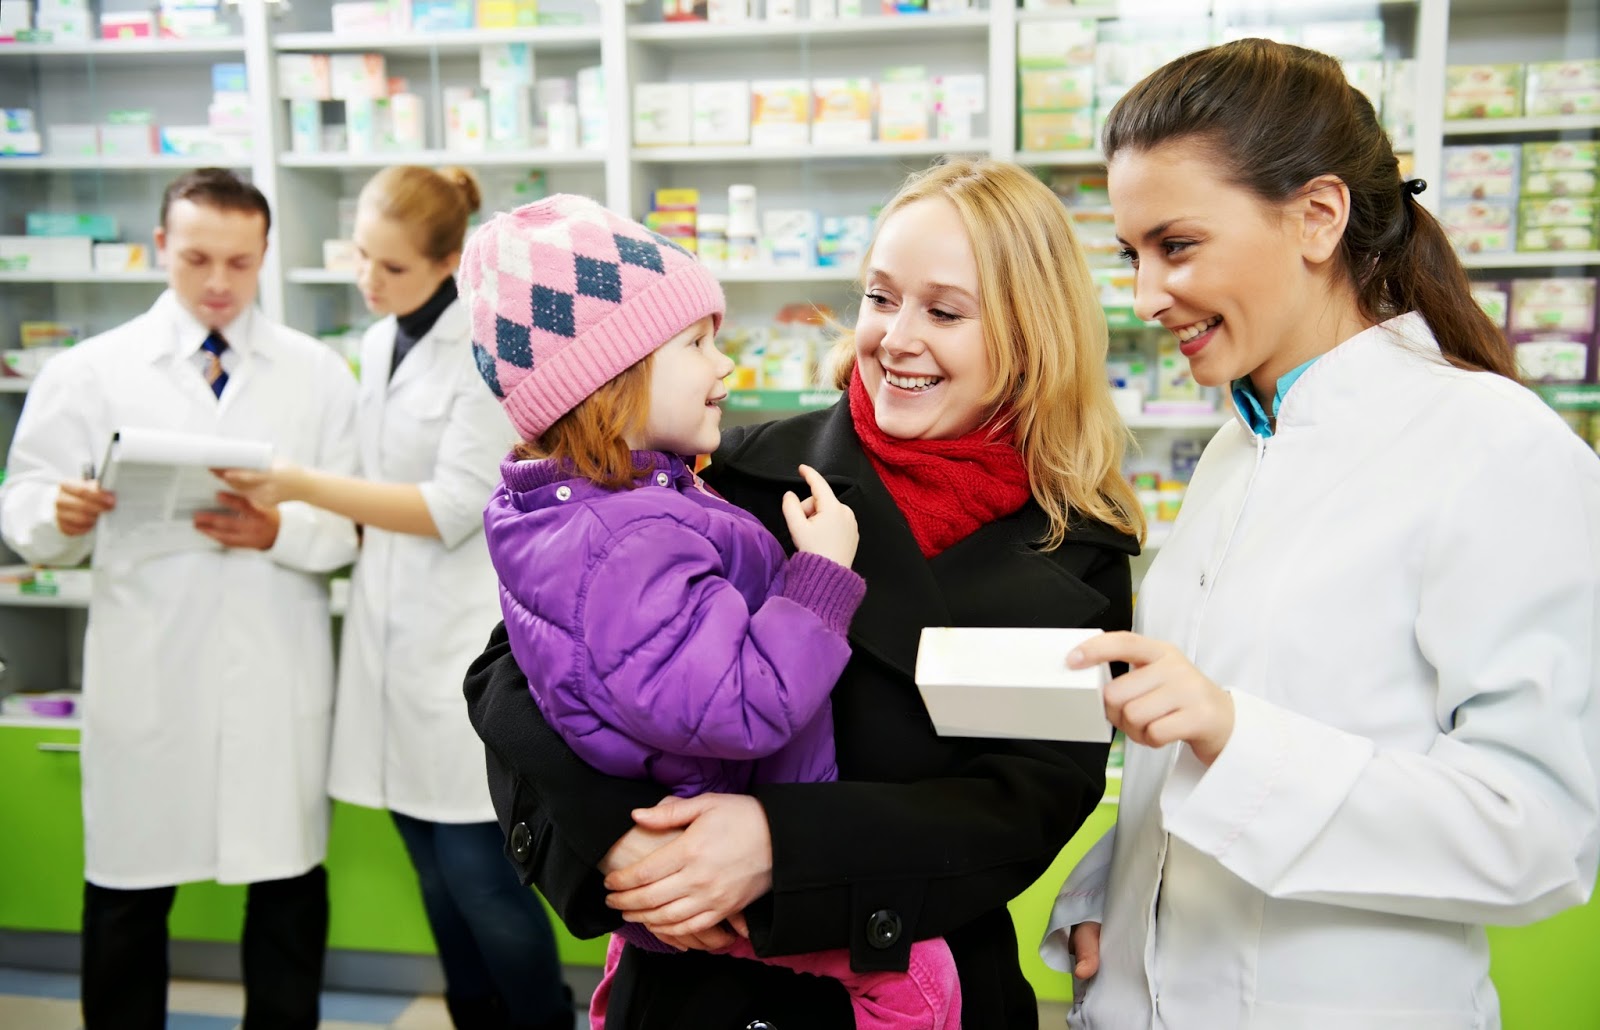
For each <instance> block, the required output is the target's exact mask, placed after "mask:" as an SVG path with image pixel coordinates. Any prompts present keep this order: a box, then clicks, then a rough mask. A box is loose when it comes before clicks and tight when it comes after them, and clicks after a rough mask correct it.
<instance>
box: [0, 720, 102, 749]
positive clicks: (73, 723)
mask: <svg viewBox="0 0 1600 1030" xmlns="http://www.w3.org/2000/svg"><path fill="white" fill-rule="evenodd" d="M0 728H5V729H14V730H82V729H83V717H82V716H78V715H62V716H54V717H52V716H47V715H0ZM38 748H39V750H40V751H65V752H75V751H77V750H78V745H76V744H52V743H51V742H49V741H44V742H41V743H40V744H39V745H38Z"/></svg>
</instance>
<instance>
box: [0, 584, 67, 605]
mask: <svg viewBox="0 0 1600 1030" xmlns="http://www.w3.org/2000/svg"><path fill="white" fill-rule="evenodd" d="M87 607H89V599H88V598H87V597H84V596H83V595H81V594H24V593H23V592H22V591H20V590H18V589H16V588H15V587H12V588H11V589H10V590H8V591H4V592H0V608H87Z"/></svg>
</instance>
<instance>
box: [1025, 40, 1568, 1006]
mask: <svg viewBox="0 0 1600 1030" xmlns="http://www.w3.org/2000/svg"><path fill="white" fill-rule="evenodd" d="M1104 147H1105V153H1106V156H1107V159H1108V162H1109V165H1108V173H1109V179H1110V192H1111V202H1112V207H1113V209H1114V211H1115V216H1116V227H1117V234H1118V236H1119V237H1120V238H1121V239H1122V241H1123V243H1124V246H1125V247H1126V255H1127V257H1128V258H1129V259H1130V260H1131V261H1132V262H1133V265H1134V267H1135V269H1136V271H1137V286H1136V292H1137V307H1138V312H1139V315H1140V316H1141V317H1142V318H1146V319H1151V320H1158V321H1160V322H1161V324H1162V325H1164V326H1165V327H1166V328H1167V329H1169V330H1170V331H1171V332H1172V333H1173V334H1174V335H1175V336H1176V337H1177V338H1178V340H1179V343H1180V346H1181V347H1182V349H1183V352H1184V354H1185V355H1186V356H1187V357H1188V358H1189V360H1190V362H1191V364H1192V366H1193V370H1194V376H1195V378H1196V379H1197V380H1199V381H1200V382H1201V383H1204V384H1207V385H1215V386H1220V387H1223V388H1224V389H1231V391H1232V397H1233V402H1234V406H1235V409H1236V411H1235V418H1234V419H1233V420H1232V421H1231V422H1230V423H1229V424H1228V425H1226V426H1224V427H1223V428H1222V429H1221V430H1220V431H1219V432H1218V433H1217V435H1216V437H1215V438H1214V439H1213V440H1212V441H1211V443H1210V444H1209V446H1208V447H1207V448H1206V451H1205V454H1204V456H1203V457H1202V459H1201V461H1200V463H1199V466H1198V467H1197V469H1196V470H1195V474H1194V478H1193V481H1192V483H1191V484H1190V487H1189V491H1188V495H1187V498H1186V500H1185V503H1184V506H1183V511H1182V513H1181V514H1180V516H1179V518H1178V521H1177V525H1176V526H1175V528H1174V531H1173V534H1172V537H1171V540H1170V542H1169V543H1168V544H1167V545H1166V546H1165V547H1163V548H1162V550H1161V553H1160V555H1159V556H1158V557H1157V559H1156V561H1155V563H1154V565H1153V566H1152V568H1151V570H1150V573H1149V575H1148V576H1147V577H1146V579H1145V580H1144V583H1143V586H1142V588H1141V590H1140V593H1139V601H1138V613H1137V615H1136V617H1135V632H1132V633H1110V634H1105V635H1104V636H1102V637H1099V638H1097V639H1096V640H1094V641H1091V642H1089V643H1087V644H1085V645H1083V646H1082V647H1081V648H1080V649H1079V651H1078V652H1074V653H1073V654H1072V655H1069V656H1068V658H1067V660H1068V662H1069V664H1072V665H1075V666H1078V667H1083V666H1089V665H1093V664H1097V663H1101V662H1127V663H1129V665H1130V666H1131V670H1130V671H1129V672H1127V673H1126V674H1124V675H1122V676H1120V677H1118V678H1116V679H1115V680H1113V681H1112V682H1111V684H1110V685H1109V686H1108V687H1107V688H1106V708H1107V712H1108V714H1109V715H1110V716H1111V718H1112V721H1113V722H1114V723H1116V724H1117V725H1118V726H1119V727H1120V728H1121V729H1122V730H1123V731H1124V732H1126V734H1127V736H1128V739H1129V740H1130V742H1131V746H1130V748H1129V751H1128V755H1127V760H1126V768H1125V771H1124V774H1123V782H1122V795H1121V805H1120V808H1119V810H1118V815H1117V823H1116V826H1115V828H1114V829H1113V830H1111V831H1110V832H1108V834H1107V835H1106V837H1105V838H1104V839H1103V840H1101V841H1100V842H1099V844H1098V845H1096V846H1095V847H1094V849H1093V850H1091V851H1090V852H1089V854H1088V855H1087V856H1086V857H1085V858H1084V860H1083V861H1082V862H1080V863H1079V865H1078V867H1077V868H1076V869H1075V870H1074V871H1073V873H1072V875H1071V877H1070V879H1069V880H1068V881H1067V883H1066V885H1065V886H1064V887H1063V889H1062V891H1061V895H1060V898H1059V900H1058V901H1057V904H1056V908H1055V912H1054V914H1053V918H1052V921H1051V925H1050V928H1049V930H1048V932H1047V935H1046V938H1045V940H1044V943H1043V945H1042V949H1041V950H1042V952H1043V954H1044V957H1045V958H1046V960H1047V961H1049V962H1051V963H1052V964H1054V965H1056V966H1057V968H1060V969H1064V970H1065V969H1070V970H1072V971H1073V973H1074V975H1075V977H1076V978H1077V979H1078V981H1079V982H1078V983H1077V985H1076V986H1077V1000H1076V1003H1075V1006H1074V1009H1073V1014H1072V1016H1071V1018H1070V1022H1071V1025H1072V1026H1075V1027H1092V1028H1095V1030H1135V1028H1137V1030H1148V1028H1151V1027H1171V1028H1185V1030H1186V1028H1220V1027H1239V1028H1244V1027H1250V1028H1255V1027H1261V1028H1282V1030H1492V1028H1497V1027H1499V1026H1500V1025H1501V1020H1500V1011H1499V1002H1498V999H1497V997H1496V993H1495V988H1494V985H1493V983H1492V982H1491V980H1490V978H1489V947H1488V942H1487V939H1486V936H1485V932H1484V926H1485V925H1487V924H1523V923H1531V922H1534V921H1536V920H1540V919H1544V918H1546V917H1548V916H1550V915H1553V914H1554V913H1557V912H1560V911H1561V910H1563V909H1565V908H1568V907H1570V906H1574V905H1579V904H1582V903H1583V902H1585V901H1586V900H1587V899H1588V898H1589V896H1590V893H1591V891H1592V890H1593V888H1594V884H1595V872H1596V844H1597V837H1596V822H1597V817H1596V810H1597V799H1596V794H1597V786H1596V764H1597V762H1596V756H1597V740H1600V707H1597V703H1596V681H1597V668H1600V666H1597V656H1596V654H1595V648H1596V642H1597V638H1600V634H1597V628H1600V626H1597V622H1600V459H1597V458H1596V456H1595V454H1594V453H1593V452H1592V451H1591V450H1590V449H1589V448H1588V447H1587V446H1585V445H1584V444H1583V443H1582V441H1580V440H1579V439H1578V438H1577V436H1576V435H1575V434H1573V433H1572V431H1571V430H1570V429H1568V428H1567V427H1566V426H1565V425H1564V424H1563V423H1562V421H1561V419H1560V418H1559V417H1557V416H1556V414H1555V413H1554V412H1552V411H1550V410H1549V409H1548V408H1547V407H1546V406H1545V405H1544V404H1543V403H1541V401H1540V400H1539V398H1537V397H1536V396H1534V395H1533V394H1532V393H1530V392H1529V391H1527V390H1526V389H1524V388H1523V387H1521V386H1520V385H1518V383H1517V382H1516V379H1515V374H1516V373H1515V369H1514V367H1513V363H1512V356H1511V351H1510V348H1509V346H1508V344H1507V343H1506V342H1505V340H1504V338H1503V337H1502V336H1501V334H1500V333H1499V332H1498V330H1496V329H1495V328H1494V326H1493V325H1491V323H1490V322H1489V320H1488V319H1487V318H1486V317H1485V316H1484V315H1483V314H1482V313H1481V311H1480V310H1479V309H1478V307H1477V306H1476V305H1475V304H1474V302H1473V300H1472V298H1471V296H1470V295H1469V293H1468V285H1467V277H1466V273H1465V272H1464V271H1463V270H1462V267H1461V264H1460V262H1459V261H1458V260H1457V259H1456V256H1455V254H1454V251H1453V250H1452V249H1451V247H1450V244H1449V242H1448V241H1447V240H1446V238H1445V236H1444V234H1443V232H1442V231H1441V229H1440V226H1439V223H1438V222H1436V221H1435V220H1434V218H1433V216H1432V215H1430V214H1429V213H1428V212H1427V211H1426V210H1425V209H1424V208H1423V207H1422V206H1421V204H1420V203H1419V200H1418V194H1419V193H1420V192H1421V191H1422V190H1423V189H1424V184H1423V183H1422V182H1421V181H1419V180H1410V181H1402V180H1401V178H1400V175H1399V172H1398V170H1397V167H1396V161H1395V156H1394V153H1393V151H1392V150H1391V148H1390V145H1389V141H1388V139H1387V138H1386V137H1385V136H1384V134H1383V131H1382V129H1381V128H1380V127H1379V124H1378V121H1377V119H1376V118H1375V117H1374V114H1373V110H1372V107H1371V105H1370V104H1369V103H1368V102H1367V101H1366V99H1365V98H1363V97H1362V95H1361V94H1360V93H1358V92H1357V91H1356V90H1355V89H1353V88H1352V87H1350V86H1349V85H1348V84H1347V82H1346V81H1345V77H1344V74H1343V73H1342V71H1341V69H1340V66H1339V64H1338V62H1337V61H1335V60H1333V59H1332V58H1329V57H1326V56H1324V55H1322V54H1318V53H1314V52H1312V51H1308V50H1302V49H1300V48H1297V47H1292V46H1285V45H1282V44H1277V43H1270V42H1266V41H1263V40H1241V41H1238V42H1234V43H1229V44H1226V45H1223V46H1219V47H1214V48H1212V49H1209V50H1202V51H1200V52H1198V53H1194V54H1190V55H1187V56H1185V57H1183V58H1180V59H1178V60H1177V61H1174V62H1172V63H1171V64H1168V65H1167V66H1165V67H1163V68H1162V69H1160V70H1158V71H1157V72H1155V73H1154V74H1153V75H1151V76H1150V77H1149V78H1147V79H1146V80H1145V81H1143V82H1142V83H1140V84H1139V85H1138V86H1136V87H1134V89H1133V90H1132V91H1131V92H1129V93H1128V94H1127V95H1126V96H1125V97H1123V99H1122V100H1121V101H1120V102H1119V103H1118V104H1117V106H1116V108H1115V109H1114V110H1113V111H1112V112H1111V116H1110V119H1109V122H1108V124H1107V126H1106V130H1105V138H1104ZM1586 1025H1588V1024H1586Z"/></svg>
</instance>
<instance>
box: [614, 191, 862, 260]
mask: <svg viewBox="0 0 1600 1030" xmlns="http://www.w3.org/2000/svg"><path fill="white" fill-rule="evenodd" d="M652 201H653V203H652V207H651V209H650V210H649V211H648V212H646V213H645V216H644V218H643V222H644V224H645V225H646V226H648V227H649V228H651V229H653V230H654V231H656V232H658V233H660V234H661V235H662V236H665V237H666V238H667V239H669V240H671V241H672V242H673V243H676V244H678V245H679V246H680V247H682V248H683V249H684V250H687V251H688V252H689V253H691V254H698V255H699V258H700V261H701V263H702V264H704V265H705V266H706V267H707V268H710V269H713V270H715V271H725V270H728V269H735V270H738V269H749V268H774V269H793V270H803V269H808V268H848V269H854V268H855V267H856V266H858V265H859V264H860V263H861V259H862V257H863V256H865V254H866V248H867V245H868V243H869V242H870V241H871V238H872V219H871V218H868V217H867V216H865V215H861V216H843V217H837V216H833V217H819V216H818V214H817V212H815V211H812V210H807V209H779V208H772V209H768V210H765V211H759V210H758V208H757V203H756V188H755V187H754V186H751V185H748V184H744V183H736V184H734V185H732V186H729V187H728V210H727V213H726V214H723V213H720V212H712V211H703V210H701V206H700V191H699V190H696V189H683V188H676V189H659V190H656V191H655V194H654V195H653V198H652Z"/></svg>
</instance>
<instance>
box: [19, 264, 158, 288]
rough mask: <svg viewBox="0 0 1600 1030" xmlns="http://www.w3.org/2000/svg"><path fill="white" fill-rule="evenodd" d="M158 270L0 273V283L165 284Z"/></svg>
mask: <svg viewBox="0 0 1600 1030" xmlns="http://www.w3.org/2000/svg"><path fill="white" fill-rule="evenodd" d="M166 281H167V273H166V272H164V271H162V270H161V269H159V268H152V269H146V270H145V271H142V272H0V283H89V284H91V285H94V286H113V285H115V286H126V285H147V284H151V283H155V284H165V283H166Z"/></svg>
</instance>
